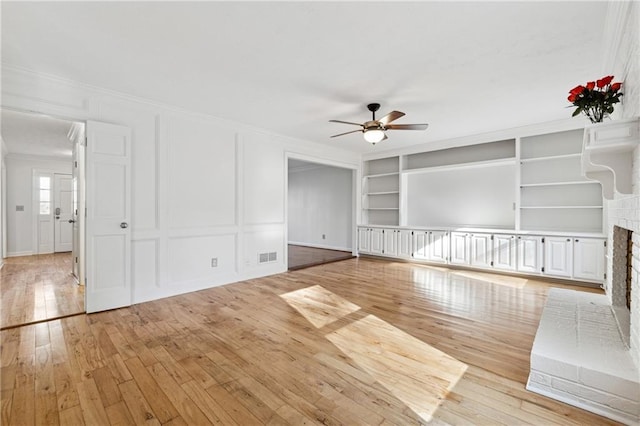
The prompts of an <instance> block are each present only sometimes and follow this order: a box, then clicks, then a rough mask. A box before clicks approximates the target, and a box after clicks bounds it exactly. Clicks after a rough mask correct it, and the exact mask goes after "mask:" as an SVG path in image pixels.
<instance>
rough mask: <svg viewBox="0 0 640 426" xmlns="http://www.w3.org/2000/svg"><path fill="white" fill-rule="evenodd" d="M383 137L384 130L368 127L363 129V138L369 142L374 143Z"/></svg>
mask: <svg viewBox="0 0 640 426" xmlns="http://www.w3.org/2000/svg"><path fill="white" fill-rule="evenodd" d="M382 139H384V131H382V130H380V129H369V130H365V131H364V140H366V141H367V142H369V143H371V144H376V143H378V142H380V141H381V140H382Z"/></svg>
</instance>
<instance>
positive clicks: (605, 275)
mask: <svg viewBox="0 0 640 426" xmlns="http://www.w3.org/2000/svg"><path fill="white" fill-rule="evenodd" d="M604 279H605V280H606V279H607V273H606V272H605V273H604Z"/></svg>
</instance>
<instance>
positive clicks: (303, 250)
mask: <svg viewBox="0 0 640 426" xmlns="http://www.w3.org/2000/svg"><path fill="white" fill-rule="evenodd" d="M287 251H288V260H289V263H288V267H289V270H290V271H295V270H298V269H303V268H308V267H310V266H316V265H322V264H325V263H331V262H337V261H339V260H345V259H351V258H352V257H354V256H353V254H352V253H351V252H348V251H341V250H328V249H321V248H316V247H307V246H299V245H294V244H289V246H288V250H287Z"/></svg>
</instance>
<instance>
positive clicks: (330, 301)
mask: <svg viewBox="0 0 640 426" xmlns="http://www.w3.org/2000/svg"><path fill="white" fill-rule="evenodd" d="M281 297H282V298H283V299H284V300H285V301H286V302H287V303H288V304H289V305H290V306H292V307H293V308H294V309H296V310H297V311H298V312H299V313H300V314H301V315H302V316H304V317H305V318H306V319H307V320H308V321H309V322H310V323H311V324H313V325H314V326H315V327H317V328H322V327H324V326H326V325H328V324H331V323H333V322H335V321H337V320H338V319H340V318H342V317H344V316H346V315H348V314H351V313H353V312H356V311H357V310H359V309H360V307H359V306H357V305H355V304H353V303H351V302H349V301H348V300H346V299H344V298H342V297H340V296H338V295H336V294H334V293H332V292H331V291H329V290H327V289H325V288H323V287H322V286H319V285H315V286H312V287H307V288H303V289H300V290H296V291H292V292H290V293H286V294H283V295H282V296H281ZM326 338H327V339H328V340H329V341H330V342H331V343H333V344H334V345H335V346H336V347H337V348H338V349H340V350H341V351H342V352H343V353H344V354H345V355H347V356H349V357H350V358H351V359H352V360H353V361H354V362H355V363H356V365H357V366H358V367H359V368H360V369H362V370H363V371H364V372H365V373H366V374H368V375H369V376H371V377H372V379H373V380H375V381H377V382H378V383H379V384H381V385H382V386H384V387H385V388H386V389H387V390H388V391H389V392H390V393H391V394H392V395H394V396H395V397H396V398H398V400H400V401H402V402H403V403H404V404H405V405H406V406H407V407H408V408H409V409H411V410H412V411H413V412H414V413H416V414H417V415H418V416H420V418H422V419H423V420H424V421H430V420H431V419H432V417H433V413H434V412H435V411H436V410H437V408H438V407H439V405H440V404H441V403H442V401H443V400H444V399H445V398H446V396H447V393H448V392H449V391H450V390H451V389H453V387H454V386H455V385H456V383H457V382H458V380H459V379H460V378H461V377H462V375H463V374H464V372H465V371H466V369H467V365H466V364H464V363H462V362H460V361H458V360H456V359H455V358H453V357H451V356H449V355H447V354H446V353H444V352H442V351H440V350H438V349H436V348H434V347H432V346H430V345H428V344H426V343H424V342H422V341H421V340H419V339H417V338H415V337H413V336H411V335H410V334H408V333H406V332H404V331H402V330H400V329H399V328H396V327H394V326H393V325H391V324H389V323H388V322H386V321H383V320H381V319H380V318H378V317H376V316H374V315H367V316H366V317H364V318H362V319H360V320H357V321H354V322H352V323H350V324H348V325H346V326H344V327H341V328H339V329H337V330H336V331H333V332H331V333H328V334H327V335H326Z"/></svg>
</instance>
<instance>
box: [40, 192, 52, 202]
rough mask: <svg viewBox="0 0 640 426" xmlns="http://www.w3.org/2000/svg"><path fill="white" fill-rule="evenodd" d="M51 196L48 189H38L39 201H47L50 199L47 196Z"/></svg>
mask: <svg viewBox="0 0 640 426" xmlns="http://www.w3.org/2000/svg"><path fill="white" fill-rule="evenodd" d="M50 196H51V191H49V190H48V189H41V190H40V201H41V202H45V201H46V202H47V203H48V202H49V201H51V199H50V198H49V197H50Z"/></svg>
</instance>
